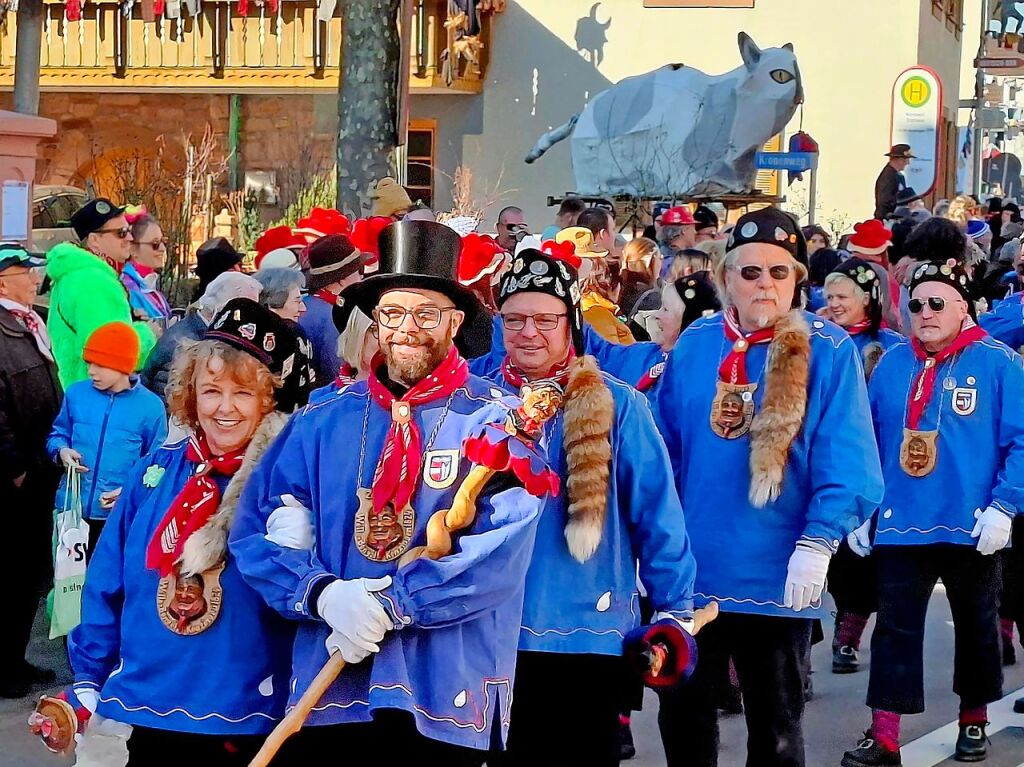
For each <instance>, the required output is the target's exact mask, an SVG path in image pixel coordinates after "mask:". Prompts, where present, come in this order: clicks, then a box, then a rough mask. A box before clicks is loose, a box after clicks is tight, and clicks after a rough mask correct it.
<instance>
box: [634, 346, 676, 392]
mask: <svg viewBox="0 0 1024 767" xmlns="http://www.w3.org/2000/svg"><path fill="white" fill-rule="evenodd" d="M667 360H668V355H667V354H666V355H665V356H664V357H663V358H662V360H661V362H658V363H656V364H655V365H652V366H651V369H650V370H648V371H647V372H646V373H644V374H643V377H641V379H640V380H639V381H638V382H637V384H636V390H637V391H648V390H649V389H650V388H651V387H652V386H654V384H655V383H657V382H658V379H659V378H661V374H662V373H664V372H665V363H666V361H667Z"/></svg>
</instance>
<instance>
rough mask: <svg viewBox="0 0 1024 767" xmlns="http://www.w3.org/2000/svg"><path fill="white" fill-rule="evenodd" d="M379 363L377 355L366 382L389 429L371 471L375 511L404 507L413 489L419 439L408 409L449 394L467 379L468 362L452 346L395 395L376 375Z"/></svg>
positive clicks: (418, 466)
mask: <svg viewBox="0 0 1024 767" xmlns="http://www.w3.org/2000/svg"><path fill="white" fill-rule="evenodd" d="M383 362H384V360H383V357H382V356H381V355H377V357H376V358H375V359H374V362H373V366H372V371H373V372H371V373H370V378H369V381H368V383H369V386H370V394H371V396H372V397H373V399H374V401H375V402H377V403H378V404H379V405H380V406H381V407H382V408H384V409H385V410H389V411H390V412H391V428H390V429H388V433H387V437H386V438H385V440H384V448H383V450H382V451H381V454H380V460H379V461H378V462H377V469H376V470H375V471H374V473H373V510H374V512H376V513H380V512H381V511H382V510H383V509H384V507H385V506H387V505H388V504H389V503H390V504H393V506H394V508H396V509H399V510H401V509H404V508H405V506H406V504H408V503H409V499H410V498H412V494H413V493H414V492H415V491H416V482H417V480H418V478H419V474H420V471H419V468H420V461H421V459H422V457H423V438H422V435H421V434H420V427H419V426H418V425H417V423H416V421H415V420H414V418H413V413H412V408H413V407H414V406H416V405H425V404H427V403H428V402H433V401H435V400H439V399H443V398H445V397H448V396H450V395H451V394H452V392H454V391H455V390H456V389H458V388H459V387H460V386H462V385H463V384H464V383H466V379H467V378H469V365H467V364H466V360H464V359H463V358H462V357H461V356H460V355H459V352H458V351H457V350H456V349H455V347H454V346H453V347H452V348H451V349H449V350H448V356H447V357H445V358H444V361H443V362H442V363H441V364H440V365H438V366H437V368H436V369H435V370H434V372H433V373H431V374H430V375H428V376H427V377H426V378H424V379H423V380H422V381H420V382H418V383H417V384H416V385H415V386H413V387H412V388H411V389H409V391H407V392H406V393H405V394H403V395H402V397H401V398H397V397H395V395H394V394H392V393H391V391H390V390H389V389H388V388H387V387H386V386H385V385H384V384H383V383H381V381H380V379H379V378H378V377H377V372H376V371H377V370H379V369H380V367H381V365H383Z"/></svg>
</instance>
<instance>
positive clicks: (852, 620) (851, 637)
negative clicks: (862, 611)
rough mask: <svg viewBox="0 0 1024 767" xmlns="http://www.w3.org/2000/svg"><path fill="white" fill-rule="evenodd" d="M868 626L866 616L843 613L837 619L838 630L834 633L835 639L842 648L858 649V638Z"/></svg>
mask: <svg viewBox="0 0 1024 767" xmlns="http://www.w3.org/2000/svg"><path fill="white" fill-rule="evenodd" d="M867 625H868V616H867V615H858V614H857V613H845V612H844V613H843V614H842V615H840V617H839V629H838V630H837V631H836V639H837V640H838V641H839V644H840V646H842V647H852V648H853V649H854V650H859V649H860V637H861V635H862V634H863V633H864V627H865V626H867Z"/></svg>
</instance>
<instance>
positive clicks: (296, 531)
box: [264, 495, 316, 551]
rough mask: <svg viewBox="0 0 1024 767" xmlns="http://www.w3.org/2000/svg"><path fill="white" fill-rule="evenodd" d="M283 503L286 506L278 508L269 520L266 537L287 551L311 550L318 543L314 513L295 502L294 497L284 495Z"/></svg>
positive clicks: (282, 497)
mask: <svg viewBox="0 0 1024 767" xmlns="http://www.w3.org/2000/svg"><path fill="white" fill-rule="evenodd" d="M281 501H282V503H284V506H278V507H277V508H276V509H274V510H273V511H272V512H271V514H270V517H268V518H267V534H266V536H264V537H265V538H266V539H267V540H268V541H270V542H271V543H275V544H277V545H278V546H281V547H283V548H286V549H304V550H307V551H308V550H311V549H312V548H313V545H314V544H315V543H316V535H315V534H314V532H313V523H312V521H311V519H312V512H310V510H309V509H307V508H306V507H305V506H303V505H302V504H301V503H299V502H298V501H297V500H295V497H294V496H291V495H283V496H281Z"/></svg>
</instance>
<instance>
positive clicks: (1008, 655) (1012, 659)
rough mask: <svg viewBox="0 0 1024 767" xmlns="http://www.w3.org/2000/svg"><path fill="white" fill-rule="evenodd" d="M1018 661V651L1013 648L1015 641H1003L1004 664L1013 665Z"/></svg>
mask: <svg viewBox="0 0 1024 767" xmlns="http://www.w3.org/2000/svg"><path fill="white" fill-rule="evenodd" d="M1016 662H1017V653H1016V651H1015V650H1014V649H1013V641H1012V640H1011V641H1009V642H1003V665H1004V666H1012V665H1013V664H1015V663H1016Z"/></svg>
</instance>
